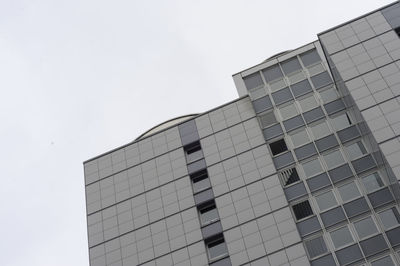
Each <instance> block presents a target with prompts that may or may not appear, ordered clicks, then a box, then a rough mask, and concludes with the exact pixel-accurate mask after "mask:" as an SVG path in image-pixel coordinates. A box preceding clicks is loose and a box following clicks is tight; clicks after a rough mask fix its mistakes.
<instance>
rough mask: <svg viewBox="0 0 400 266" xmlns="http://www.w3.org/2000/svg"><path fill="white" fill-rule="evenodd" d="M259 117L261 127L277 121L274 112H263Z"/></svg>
mask: <svg viewBox="0 0 400 266" xmlns="http://www.w3.org/2000/svg"><path fill="white" fill-rule="evenodd" d="M259 118H260V123H261V125H262V127H263V128H264V127H269V126H271V125H273V124H276V123H277V121H276V118H275V115H274V112H269V113H264V114H262V115H260V116H259Z"/></svg>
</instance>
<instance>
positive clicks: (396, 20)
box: [84, 2, 400, 266]
mask: <svg viewBox="0 0 400 266" xmlns="http://www.w3.org/2000/svg"><path fill="white" fill-rule="evenodd" d="M399 35H400V3H399V2H395V3H393V4H391V5H388V6H385V7H383V8H381V9H379V10H376V11H373V12H371V13H369V14H366V15H364V16H361V17H359V18H356V19H354V20H352V21H349V22H347V23H344V24H342V25H339V26H337V27H335V28H332V29H329V30H327V31H325V32H322V33H320V34H318V40H317V41H315V42H312V43H309V44H307V45H305V46H302V47H300V48H297V49H295V50H291V51H286V52H283V53H280V54H278V55H275V56H273V57H271V58H269V59H267V60H266V61H264V62H262V63H261V64H258V65H256V66H254V67H251V68H249V69H246V70H244V71H241V72H239V73H237V74H235V75H233V79H234V81H235V84H236V87H237V90H238V93H239V96H240V98H238V99H237V100H235V101H233V102H230V103H227V104H225V105H223V106H219V107H217V108H215V109H213V110H210V111H208V112H205V113H202V114H197V115H188V116H185V117H179V118H176V119H173V120H170V121H167V122H165V123H163V124H161V125H159V126H156V127H155V128H153V129H151V130H149V131H148V132H146V133H145V134H143V135H142V136H140V137H139V138H137V139H136V140H135V141H133V142H132V143H129V144H127V145H125V146H123V147H119V148H117V149H115V150H112V151H110V152H107V153H105V154H102V155H100V156H98V157H96V158H93V159H90V160H88V161H86V162H85V163H84V168H85V184H86V201H87V223H88V237H89V254H90V265H91V266H104V265H113V266H121V265H123V266H126V265H149V266H150V265H162V266H164V265H191V266H195V265H295V266H299V265H323V266H328V265H349V264H352V265H373V266H378V265H385V266H386V265H400V214H399V202H400V187H399V180H400V98H399V95H400V60H399V59H400V38H399Z"/></svg>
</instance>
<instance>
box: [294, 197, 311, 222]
mask: <svg viewBox="0 0 400 266" xmlns="http://www.w3.org/2000/svg"><path fill="white" fill-rule="evenodd" d="M292 209H293V212H294V216H295V217H296V219H297V220H301V219H303V218H306V217H308V216H311V215H313V211H312V208H311V205H310V203H309V202H308V200H306V201H303V202H300V203H297V204H295V205H293V206H292Z"/></svg>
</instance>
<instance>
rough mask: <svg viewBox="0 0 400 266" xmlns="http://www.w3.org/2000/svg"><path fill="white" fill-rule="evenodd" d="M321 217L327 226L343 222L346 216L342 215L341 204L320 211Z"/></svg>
mask: <svg viewBox="0 0 400 266" xmlns="http://www.w3.org/2000/svg"><path fill="white" fill-rule="evenodd" d="M321 219H322V222H323V223H324V225H325V227H329V226H332V225H335V224H337V223H340V222H343V221H345V220H346V216H345V215H344V211H343V209H342V207H341V206H339V207H336V208H334V209H332V210H329V211H326V212H324V213H321Z"/></svg>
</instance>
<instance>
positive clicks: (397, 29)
mask: <svg viewBox="0 0 400 266" xmlns="http://www.w3.org/2000/svg"><path fill="white" fill-rule="evenodd" d="M394 31H395V32H396V33H397V36H399V37H400V27H397V28H395V29H394Z"/></svg>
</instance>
